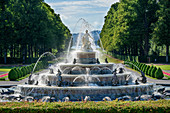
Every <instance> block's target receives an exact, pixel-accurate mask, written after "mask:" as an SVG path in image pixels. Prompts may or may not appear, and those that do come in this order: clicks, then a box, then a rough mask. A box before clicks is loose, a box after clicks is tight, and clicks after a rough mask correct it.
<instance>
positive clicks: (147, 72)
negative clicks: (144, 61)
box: [145, 65, 150, 75]
mask: <svg viewBox="0 0 170 113" xmlns="http://www.w3.org/2000/svg"><path fill="white" fill-rule="evenodd" d="M149 69H150V66H149V65H148V67H147V69H146V70H145V72H146V74H147V75H149Z"/></svg>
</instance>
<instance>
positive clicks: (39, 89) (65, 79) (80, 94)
mask: <svg viewBox="0 0 170 113" xmlns="http://www.w3.org/2000/svg"><path fill="white" fill-rule="evenodd" d="M84 23H85V24H88V23H87V22H84ZM87 26H88V27H89V25H87ZM85 29H86V28H85ZM77 39H78V41H77V43H78V44H77V48H76V51H74V52H72V56H71V54H69V53H68V54H67V60H69V59H71V58H72V59H71V60H70V62H65V63H58V64H57V67H53V68H54V69H55V70H58V72H53V71H52V70H50V72H46V73H40V74H39V75H36V74H33V75H32V76H31V77H30V80H33V81H34V83H32V84H24V85H18V86H17V89H20V92H21V93H22V95H23V96H33V97H34V98H36V99H41V98H42V97H43V96H51V97H55V99H56V100H63V98H65V97H69V100H71V101H77V100H81V99H82V98H84V97H86V96H90V99H91V100H92V101H101V100H102V99H103V98H104V97H110V98H111V99H112V100H113V99H115V98H117V97H120V96H125V95H130V96H131V97H135V96H139V95H142V94H152V93H153V84H149V83H142V82H139V81H137V78H135V77H133V76H132V75H133V74H132V73H130V72H127V71H126V70H125V69H124V68H123V66H121V65H116V64H114V63H108V62H106V63H101V62H99V58H98V56H99V51H97V50H96V48H95V49H94V48H93V47H92V43H94V41H93V40H94V39H93V37H91V35H90V34H89V33H88V30H86V33H85V34H84V35H83V36H80V37H79V38H77ZM71 40H72V39H71ZM93 45H94V44H93ZM70 46H71V42H70V44H69V48H70ZM68 52H70V50H69V49H68ZM68 57H70V58H68ZM106 61H107V59H106ZM134 78H135V79H134Z"/></svg>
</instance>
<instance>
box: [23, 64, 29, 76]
mask: <svg viewBox="0 0 170 113" xmlns="http://www.w3.org/2000/svg"><path fill="white" fill-rule="evenodd" d="M24 68H25V72H26V75H27V74H28V73H29V70H28V68H27V66H25V67H24Z"/></svg>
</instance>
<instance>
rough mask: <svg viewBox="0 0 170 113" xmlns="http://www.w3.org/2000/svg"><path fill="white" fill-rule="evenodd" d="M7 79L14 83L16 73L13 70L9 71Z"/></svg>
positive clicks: (16, 76) (16, 77)
mask: <svg viewBox="0 0 170 113" xmlns="http://www.w3.org/2000/svg"><path fill="white" fill-rule="evenodd" d="M8 79H9V80H11V81H15V80H16V79H18V73H17V72H16V69H15V68H13V69H11V70H10V72H9V73H8Z"/></svg>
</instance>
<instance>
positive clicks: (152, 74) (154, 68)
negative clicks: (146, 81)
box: [151, 66, 157, 78]
mask: <svg viewBox="0 0 170 113" xmlns="http://www.w3.org/2000/svg"><path fill="white" fill-rule="evenodd" d="M156 70H157V68H156V67H155V66H154V67H153V69H152V71H151V76H152V77H153V78H155V71H156Z"/></svg>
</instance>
